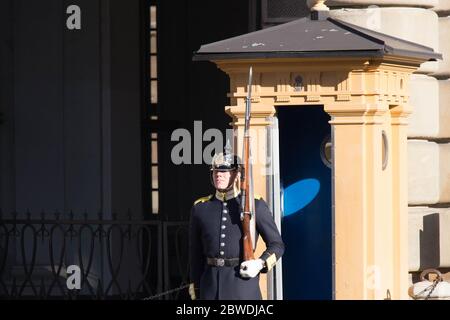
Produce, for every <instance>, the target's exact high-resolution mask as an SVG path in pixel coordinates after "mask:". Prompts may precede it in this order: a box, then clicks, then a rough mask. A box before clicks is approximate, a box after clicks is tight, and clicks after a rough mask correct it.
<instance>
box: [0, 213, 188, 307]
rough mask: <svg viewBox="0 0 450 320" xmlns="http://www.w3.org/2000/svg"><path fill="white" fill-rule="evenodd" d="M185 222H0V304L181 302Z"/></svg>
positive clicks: (113, 219) (70, 218)
mask: <svg viewBox="0 0 450 320" xmlns="http://www.w3.org/2000/svg"><path fill="white" fill-rule="evenodd" d="M187 232H188V230H187V223H186V222H163V221H157V220H143V219H139V220H137V219H133V218H132V215H131V214H130V213H128V214H127V215H126V217H125V218H120V217H118V216H117V215H114V214H113V215H112V216H111V217H110V218H108V219H105V218H104V216H103V215H102V214H99V215H98V217H97V218H96V219H90V218H89V216H88V215H87V214H85V215H83V217H82V218H80V219H76V218H75V216H74V215H73V214H69V215H68V216H67V217H63V216H62V215H61V214H58V213H56V214H53V215H51V216H50V215H46V214H41V216H40V218H35V217H33V216H32V215H31V214H30V213H28V214H26V215H25V216H19V215H18V214H12V215H11V217H10V218H7V219H1V220H0V299H144V298H148V297H152V296H157V299H185V298H186V297H187V290H179V291H174V292H172V293H170V294H167V295H161V293H163V292H164V291H165V290H169V289H171V288H176V287H183V286H185V285H186V284H187V275H188V269H187V260H188V257H187Z"/></svg>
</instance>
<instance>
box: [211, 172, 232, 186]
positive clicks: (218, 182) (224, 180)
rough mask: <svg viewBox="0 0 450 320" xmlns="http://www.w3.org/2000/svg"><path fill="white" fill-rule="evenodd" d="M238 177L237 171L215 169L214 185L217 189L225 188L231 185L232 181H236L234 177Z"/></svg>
mask: <svg viewBox="0 0 450 320" xmlns="http://www.w3.org/2000/svg"><path fill="white" fill-rule="evenodd" d="M235 177H236V171H217V170H214V171H213V180H214V186H215V187H216V189H219V190H224V189H226V188H227V187H228V186H229V185H230V182H232V181H234V178H235Z"/></svg>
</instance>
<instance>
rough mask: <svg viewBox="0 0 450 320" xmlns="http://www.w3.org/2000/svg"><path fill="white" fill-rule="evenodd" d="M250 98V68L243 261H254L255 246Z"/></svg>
mask: <svg viewBox="0 0 450 320" xmlns="http://www.w3.org/2000/svg"><path fill="white" fill-rule="evenodd" d="M251 97H252V67H250V70H249V74H248V90H247V99H246V100H245V127H244V143H243V151H242V164H243V170H242V172H241V194H242V202H241V222H242V231H243V235H242V247H243V260H244V261H246V260H252V259H254V255H253V250H254V248H255V245H256V243H255V242H256V239H255V226H256V223H255V221H256V218H255V197H254V194H253V175H252V163H251V149H250V132H249V131H250V130H249V129H250V108H251Z"/></svg>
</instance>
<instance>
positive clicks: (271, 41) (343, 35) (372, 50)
mask: <svg viewBox="0 0 450 320" xmlns="http://www.w3.org/2000/svg"><path fill="white" fill-rule="evenodd" d="M344 56H349V57H378V58H382V57H384V56H397V57H409V58H418V59H423V60H424V61H436V59H442V55H441V54H439V53H435V52H434V50H433V49H432V48H429V47H426V46H423V45H420V44H416V43H413V42H409V41H406V40H402V39H399V38H395V37H392V36H389V35H386V34H383V33H379V32H375V31H372V30H369V29H365V28H362V27H359V26H356V25H353V24H350V23H347V22H344V21H341V20H337V19H333V18H330V17H327V16H325V17H324V18H322V19H320V18H317V17H316V18H315V19H314V18H311V19H310V18H309V17H307V18H302V19H298V20H295V21H292V22H289V23H285V24H282V25H279V26H275V27H271V28H267V29H263V30H259V31H256V32H252V33H248V34H244V35H241V36H237V37H233V38H230V39H226V40H222V41H218V42H213V43H209V44H205V45H203V46H201V47H200V50H198V51H197V52H195V54H194V57H193V60H194V61H210V60H225V59H246V58H249V59H255V58H256V59H258V58H302V57H315V58H318V57H319V58H320V57H344Z"/></svg>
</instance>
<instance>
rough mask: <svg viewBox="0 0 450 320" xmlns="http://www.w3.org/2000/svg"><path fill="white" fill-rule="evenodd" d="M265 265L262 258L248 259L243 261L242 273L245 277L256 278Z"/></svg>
mask: <svg viewBox="0 0 450 320" xmlns="http://www.w3.org/2000/svg"><path fill="white" fill-rule="evenodd" d="M263 267H264V261H263V260H262V259H255V260H247V261H244V262H242V263H241V270H240V274H241V277H243V278H254V277H256V276H257V275H258V273H259V272H260V271H261V269H262V268H263Z"/></svg>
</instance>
